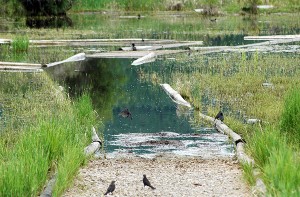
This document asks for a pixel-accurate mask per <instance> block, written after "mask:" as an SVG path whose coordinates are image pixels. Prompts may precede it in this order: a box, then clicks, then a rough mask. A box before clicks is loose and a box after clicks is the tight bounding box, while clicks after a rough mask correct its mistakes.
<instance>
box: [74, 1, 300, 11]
mask: <svg viewBox="0 0 300 197" xmlns="http://www.w3.org/2000/svg"><path fill="white" fill-rule="evenodd" d="M254 4H257V5H262V4H265V2H264V1H260V0H255V1H253V0H245V1H239V2H236V1H216V0H203V1H192V0H187V1H172V0H163V1H157V0H140V1H133V0H125V1H109V0H103V1H95V0H77V1H76V2H75V4H74V5H73V7H72V11H75V12H76V11H99V10H111V11H117V10H118V11H120V10H123V11H193V10H194V9H196V8H204V10H205V12H206V13H212V14H218V13H238V12H240V11H241V10H242V8H249V7H251V5H254ZM269 4H270V5H273V6H275V8H273V9H269V10H261V11H259V12H282V11H284V12H295V11H299V9H300V6H299V5H298V2H297V0H285V1H279V0H272V1H269Z"/></svg>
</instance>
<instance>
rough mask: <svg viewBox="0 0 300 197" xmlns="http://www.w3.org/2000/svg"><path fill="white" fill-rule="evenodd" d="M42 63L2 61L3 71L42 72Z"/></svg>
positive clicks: (0, 66)
mask: <svg viewBox="0 0 300 197" xmlns="http://www.w3.org/2000/svg"><path fill="white" fill-rule="evenodd" d="M41 67H42V65H41V64H33V63H20V62H0V71H1V72H3V71H4V72H42V71H43V70H42V69H41Z"/></svg>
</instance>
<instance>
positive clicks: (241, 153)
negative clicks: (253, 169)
mask: <svg viewBox="0 0 300 197" xmlns="http://www.w3.org/2000/svg"><path fill="white" fill-rule="evenodd" d="M236 156H237V158H238V160H239V162H240V163H247V164H249V165H251V166H254V163H255V162H254V160H253V159H252V158H250V157H249V156H248V155H247V154H246V153H245V150H244V143H237V145H236Z"/></svg>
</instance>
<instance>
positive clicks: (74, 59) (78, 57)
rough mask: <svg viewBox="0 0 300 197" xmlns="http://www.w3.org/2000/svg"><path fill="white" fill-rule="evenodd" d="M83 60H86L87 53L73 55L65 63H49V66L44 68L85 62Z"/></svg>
mask: <svg viewBox="0 0 300 197" xmlns="http://www.w3.org/2000/svg"><path fill="white" fill-rule="evenodd" d="M83 60H85V53H78V54H76V55H73V56H71V57H69V58H67V59H65V60H63V61H59V62H53V63H48V64H46V65H44V67H52V66H56V65H59V64H63V63H67V62H77V61H83Z"/></svg>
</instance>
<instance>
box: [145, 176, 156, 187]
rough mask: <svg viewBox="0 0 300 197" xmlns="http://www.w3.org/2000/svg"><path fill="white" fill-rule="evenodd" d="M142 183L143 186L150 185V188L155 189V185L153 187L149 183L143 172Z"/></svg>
mask: <svg viewBox="0 0 300 197" xmlns="http://www.w3.org/2000/svg"><path fill="white" fill-rule="evenodd" d="M143 177H144V178H143V183H144V187H145V186H148V187H151V189H155V187H153V186H152V185H151V184H150V181H149V180H148V179H147V177H146V175H145V174H144V175H143Z"/></svg>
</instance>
